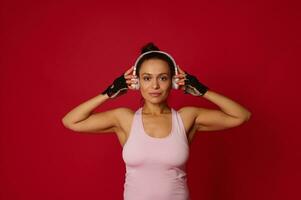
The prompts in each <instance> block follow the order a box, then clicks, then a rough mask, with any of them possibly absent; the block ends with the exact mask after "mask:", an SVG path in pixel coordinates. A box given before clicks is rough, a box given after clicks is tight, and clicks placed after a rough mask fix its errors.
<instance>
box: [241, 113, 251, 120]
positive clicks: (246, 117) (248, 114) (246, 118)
mask: <svg viewBox="0 0 301 200" xmlns="http://www.w3.org/2000/svg"><path fill="white" fill-rule="evenodd" d="M251 116H252V113H251V112H248V113H247V114H246V116H245V117H244V120H243V121H244V122H247V121H249V120H250V119H251Z"/></svg>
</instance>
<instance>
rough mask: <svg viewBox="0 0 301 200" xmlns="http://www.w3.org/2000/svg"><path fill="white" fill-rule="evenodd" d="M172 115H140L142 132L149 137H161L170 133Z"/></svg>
mask: <svg viewBox="0 0 301 200" xmlns="http://www.w3.org/2000/svg"><path fill="white" fill-rule="evenodd" d="M172 123H173V122H172V115H171V114H169V115H162V116H149V115H143V116H142V127H143V129H144V132H145V133H146V134H148V135H149V136H151V137H157V138H162V137H166V136H168V135H169V134H170V132H171V130H172V125H173V124H172Z"/></svg>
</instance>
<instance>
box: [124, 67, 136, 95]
mask: <svg viewBox="0 0 301 200" xmlns="http://www.w3.org/2000/svg"><path fill="white" fill-rule="evenodd" d="M133 71H134V66H132V67H131V68H130V69H128V70H127V71H126V72H125V73H124V78H125V80H126V84H127V86H128V88H129V89H131V90H134V89H135V87H134V85H133V84H135V83H137V79H138V77H137V76H136V75H133Z"/></svg>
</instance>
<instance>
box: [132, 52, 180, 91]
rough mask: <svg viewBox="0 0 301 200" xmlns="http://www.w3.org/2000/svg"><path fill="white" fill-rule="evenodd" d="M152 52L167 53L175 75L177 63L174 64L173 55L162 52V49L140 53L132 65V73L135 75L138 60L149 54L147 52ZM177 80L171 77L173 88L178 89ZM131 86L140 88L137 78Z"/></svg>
mask: <svg viewBox="0 0 301 200" xmlns="http://www.w3.org/2000/svg"><path fill="white" fill-rule="evenodd" d="M153 52H157V53H162V54H165V55H167V56H168V57H169V58H170V59H171V61H172V63H173V65H174V66H175V75H177V74H178V68H177V64H176V62H175V60H174V59H173V57H172V56H171V55H170V54H168V53H166V52H164V51H147V52H145V53H143V54H141V55H140V56H139V57H138V58H137V60H136V62H135V65H134V71H133V75H135V76H136V70H137V64H138V62H139V60H140V59H141V58H142V57H143V56H144V55H146V54H149V53H153ZM133 80H135V79H133ZM178 80H179V79H178V78H173V79H172V88H174V89H178V88H179V85H178V84H177V81H178ZM131 86H132V88H133V89H136V90H138V89H139V88H140V84H139V79H138V78H137V79H136V83H133V84H132V85H131Z"/></svg>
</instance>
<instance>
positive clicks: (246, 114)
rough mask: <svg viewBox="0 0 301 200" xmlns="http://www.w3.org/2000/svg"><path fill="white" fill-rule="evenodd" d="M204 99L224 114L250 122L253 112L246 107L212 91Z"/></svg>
mask: <svg viewBox="0 0 301 200" xmlns="http://www.w3.org/2000/svg"><path fill="white" fill-rule="evenodd" d="M202 97H203V98H205V99H207V100H209V101H211V102H212V103H214V104H216V105H217V106H218V107H220V109H221V110H222V111H223V112H225V113H226V114H228V115H230V116H233V117H235V118H241V119H246V120H248V119H249V118H250V116H251V112H250V111H249V110H247V109H246V108H245V107H243V106H242V105H240V104H238V103H237V102H235V101H233V100H231V99H230V98H228V97H226V96H224V95H221V94H218V93H217V92H214V91H212V90H208V91H207V92H206V93H205V94H204V95H203V96H202Z"/></svg>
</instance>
